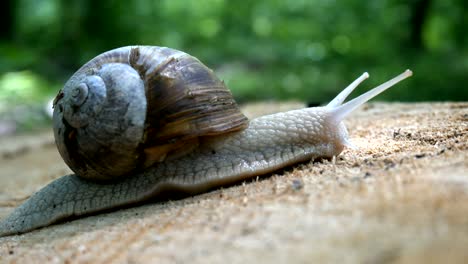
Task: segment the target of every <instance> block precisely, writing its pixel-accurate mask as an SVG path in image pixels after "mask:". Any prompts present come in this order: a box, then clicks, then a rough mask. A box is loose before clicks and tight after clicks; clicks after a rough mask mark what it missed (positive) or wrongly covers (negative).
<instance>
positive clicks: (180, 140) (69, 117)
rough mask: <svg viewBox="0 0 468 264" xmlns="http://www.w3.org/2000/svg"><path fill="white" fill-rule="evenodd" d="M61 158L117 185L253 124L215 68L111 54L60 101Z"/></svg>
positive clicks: (137, 52) (77, 77) (176, 55)
mask: <svg viewBox="0 0 468 264" xmlns="http://www.w3.org/2000/svg"><path fill="white" fill-rule="evenodd" d="M53 120H54V135H55V141H56V144H57V146H58V149H59V152H60V154H61V155H62V157H63V159H64V160H65V162H66V163H67V164H68V166H69V167H70V168H71V169H72V170H73V171H74V172H75V173H76V174H77V175H79V176H81V177H84V178H87V179H93V180H97V181H101V180H110V179H114V178H118V177H123V176H126V175H130V174H132V172H135V171H141V170H143V169H145V168H147V167H149V166H155V165H157V162H160V161H163V160H165V159H169V158H175V157H178V156H181V155H185V154H187V153H188V152H190V151H191V150H193V149H194V148H196V147H197V145H198V142H199V140H200V138H201V137H213V136H216V135H220V134H223V133H226V132H231V131H237V130H241V129H245V128H246V127H247V126H248V120H247V118H246V117H245V116H244V115H243V114H242V113H241V112H240V110H239V108H238V106H237V104H236V102H235V101H234V99H233V97H232V94H231V92H230V91H229V90H228V89H227V88H226V86H225V85H224V83H223V82H222V81H220V80H219V79H218V78H217V77H216V76H215V75H214V73H213V71H212V70H210V69H209V68H208V67H206V66H205V65H203V64H202V63H201V62H200V61H199V60H198V59H196V58H195V57H192V56H190V55H189V54H186V53H184V52H181V51H178V50H174V49H170V48H164V47H155V46H153V47H149V46H133V47H122V48H118V49H114V50H111V51H108V52H105V53H103V54H101V55H99V56H97V57H95V58H94V59H92V60H91V61H89V62H88V63H86V64H85V65H84V66H83V67H81V68H80V69H79V70H78V71H77V72H76V73H75V74H74V75H73V76H72V77H71V78H70V80H68V81H67V83H66V84H65V86H64V87H63V88H62V89H61V91H60V92H59V94H58V95H57V97H56V98H55V101H54V115H53Z"/></svg>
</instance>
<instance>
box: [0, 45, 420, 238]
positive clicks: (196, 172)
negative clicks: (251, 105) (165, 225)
mask: <svg viewBox="0 0 468 264" xmlns="http://www.w3.org/2000/svg"><path fill="white" fill-rule="evenodd" d="M411 75H412V72H411V71H410V70H406V71H405V72H403V73H402V74H400V75H398V76H397V77H395V78H393V79H391V80H389V81H387V82H385V83H383V84H381V85H380V86H378V87H376V88H374V89H372V90H370V91H368V92H366V93H364V94H362V95H360V96H359V97H357V98H355V99H353V100H351V101H349V102H347V103H343V102H344V101H345V99H346V97H347V96H348V95H349V94H350V93H351V92H352V91H353V89H354V88H356V87H357V86H358V85H359V84H360V83H361V82H362V81H364V80H365V79H366V78H368V77H369V75H368V74H367V73H364V74H362V75H361V76H360V77H359V78H357V79H356V80H355V81H354V82H352V83H351V84H350V85H349V86H348V87H347V88H345V89H344V90H343V91H342V92H341V93H339V94H338V96H336V97H335V98H334V99H333V100H332V101H331V102H330V103H328V104H327V105H326V106H323V107H311V108H304V109H299V110H292V111H288V112H282V113H276V114H272V115H266V116H262V117H258V118H255V119H253V120H250V121H249V120H248V119H247V118H246V117H245V116H244V115H243V114H242V113H241V111H240V110H239V108H238V105H237V104H236V102H235V101H234V99H233V97H232V94H231V92H230V91H229V90H228V89H227V88H226V86H225V85H224V83H223V82H222V81H221V80H220V79H218V78H217V77H216V76H215V75H214V73H213V71H212V70H210V69H209V68H208V67H206V66H205V65H204V64H202V63H201V62H200V61H199V60H198V59H196V58H195V57H193V56H191V55H189V54H187V53H184V52H182V51H178V50H174V49H170V48H165V47H156V46H129V47H122V48H117V49H114V50H111V51H108V52H105V53H103V54H101V55H98V56H97V57H95V58H94V59H92V60H91V61H89V62H88V63H86V64H85V65H84V66H82V67H81V68H80V69H79V70H78V71H77V72H76V73H75V74H74V75H73V76H72V77H71V78H70V79H69V80H68V81H67V82H66V84H65V85H64V87H63V88H62V89H61V90H60V92H59V93H58V95H57V97H56V98H55V101H54V113H53V120H54V121H53V123H54V136H55V141H56V145H57V147H58V150H59V152H60V154H61V156H62V157H63V159H64V161H65V162H66V163H67V165H68V166H69V167H70V168H71V169H72V170H73V172H74V173H75V174H71V175H66V176H63V177H61V178H58V179H56V180H54V181H53V182H51V183H50V184H49V185H47V186H45V187H44V188H42V189H41V190H39V191H38V192H36V193H35V194H34V195H32V196H31V197H30V198H29V199H28V200H27V201H25V202H24V203H23V204H22V205H20V206H19V207H18V208H16V209H15V210H14V211H13V212H12V213H11V214H10V215H9V216H7V217H6V218H5V219H3V220H2V221H1V222H0V236H6V235H12V234H19V233H25V232H28V231H31V230H33V229H36V228H40V227H44V226H48V225H50V224H53V223H56V222H58V221H60V220H64V219H69V218H71V217H78V216H83V215H88V214H91V213H96V212H100V211H104V210H107V211H108V210H110V209H115V208H120V207H123V206H128V205H133V204H138V203H141V202H143V201H145V200H148V199H149V198H152V197H155V196H157V195H158V194H161V193H162V192H167V191H181V192H184V193H187V194H197V193H201V192H204V191H207V190H210V189H213V188H216V187H218V186H223V185H227V184H232V183H235V182H239V181H242V180H245V179H248V178H251V177H255V176H258V175H262V174H268V173H271V172H274V171H276V170H278V169H281V168H283V167H286V166H290V165H294V164H296V163H300V162H305V161H309V160H311V159H316V158H331V157H333V156H336V155H338V154H340V153H341V152H342V151H343V149H344V148H345V147H346V146H352V145H351V143H350V142H349V139H348V132H347V130H346V127H345V125H344V123H343V120H344V118H345V117H347V116H348V115H349V114H350V113H351V112H353V110H355V109H356V108H357V107H359V106H360V105H362V104H364V103H365V102H367V101H368V100H370V99H371V98H373V97H374V96H376V95H377V94H379V93H381V92H383V91H384V90H386V89H387V88H389V87H391V86H393V85H394V84H396V83H398V82H400V81H401V80H403V79H405V78H407V77H409V76H411Z"/></svg>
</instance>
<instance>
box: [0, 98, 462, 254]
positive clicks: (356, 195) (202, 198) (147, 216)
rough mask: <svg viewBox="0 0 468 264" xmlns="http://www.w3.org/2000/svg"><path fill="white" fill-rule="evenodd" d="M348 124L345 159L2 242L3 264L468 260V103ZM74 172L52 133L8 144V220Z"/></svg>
mask: <svg viewBox="0 0 468 264" xmlns="http://www.w3.org/2000/svg"><path fill="white" fill-rule="evenodd" d="M291 105H292V106H293V107H297V104H291ZM285 108H287V106H285V104H280V105H278V104H273V103H270V104H266V105H264V104H260V105H251V106H247V107H246V108H245V111H246V112H248V113H249V114H250V115H251V116H252V115H255V114H256V113H259V112H262V113H264V112H265V111H276V110H278V109H285ZM265 109H267V110H265ZM346 124H347V126H348V130H349V133H350V136H351V140H352V142H353V143H354V144H355V145H356V147H357V148H356V149H347V150H345V151H344V152H343V153H342V154H341V155H340V156H338V157H337V158H336V159H332V160H330V161H328V160H321V161H311V162H308V163H305V164H301V165H297V166H294V167H292V168H288V169H286V170H283V171H280V172H277V173H275V174H272V175H267V176H263V177H259V178H257V179H252V180H251V181H248V182H244V183H240V184H239V185H236V186H231V187H226V188H221V189H217V190H213V191H211V192H209V193H205V194H201V195H197V196H194V197H188V198H185V199H181V200H176V201H167V202H153V203H151V204H146V205H142V206H139V207H135V208H129V209H122V210H118V211H115V212H109V213H105V214H99V215H95V216H90V217H86V218H82V219H77V220H74V221H69V222H65V223H61V224H57V225H54V226H50V227H47V228H43V229H40V230H36V231H33V232H30V233H26V234H23V235H18V236H10V237H4V238H0V262H1V263H3V262H6V263H8V262H11V263H324V262H326V263H343V262H346V263H463V262H466V260H467V259H468V250H467V249H468V148H467V147H468V143H467V141H468V103H430V104H429V103H427V104H383V103H374V104H367V105H366V106H365V107H363V108H362V109H361V110H360V111H358V112H356V113H355V114H354V115H353V116H352V117H350V118H349V119H348V120H347V121H346ZM68 172H69V170H68V168H67V167H66V166H65V165H64V163H63V162H62V161H61V158H60V157H59V155H58V154H57V151H56V149H55V146H54V145H53V138H52V135H51V133H50V132H49V131H47V132H45V133H44V134H41V135H34V136H22V137H20V138H8V139H1V140H0V218H3V217H5V216H6V215H7V214H8V213H10V212H11V211H12V210H13V209H14V207H15V206H17V205H18V204H19V203H21V202H22V201H24V199H26V198H27V197H29V195H31V194H32V193H33V192H34V191H37V190H38V189H40V188H41V187H42V186H44V185H46V184H47V183H48V182H49V181H51V180H52V179H54V178H56V177H60V176H61V175H63V174H66V173H68Z"/></svg>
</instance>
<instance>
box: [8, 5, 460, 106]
mask: <svg viewBox="0 0 468 264" xmlns="http://www.w3.org/2000/svg"><path fill="white" fill-rule="evenodd" d="M2 5H3V7H4V8H2V10H3V11H2V12H3V13H4V16H3V18H2V19H3V25H4V26H5V27H6V28H5V31H4V33H2V36H1V39H0V58H1V60H0V104H2V101H1V100H3V105H6V103H5V101H6V100H7V98H12V97H13V98H16V99H18V100H19V101H21V100H25V101H28V100H29V99H31V98H36V99H37V100H44V99H45V98H46V97H47V96H51V95H52V94H55V93H56V92H57V91H58V89H59V88H60V86H61V85H62V84H63V82H64V81H65V80H66V79H67V78H68V77H69V76H70V75H71V74H72V73H73V72H74V71H75V70H76V69H78V68H79V67H80V65H82V64H83V63H85V62H86V61H88V60H90V59H91V58H93V57H94V56H96V55H98V54H99V53H101V52H104V51H106V50H109V49H112V48H116V47H119V46H125V45H134V44H142V45H158V46H167V47H172V48H175V49H180V50H183V51H185V52H187V53H190V54H192V55H194V56H195V57H197V58H199V59H200V60H201V61H203V62H204V63H205V64H207V65H208V66H209V67H211V68H213V69H214V70H215V71H216V72H217V73H218V74H219V76H220V77H221V78H222V79H224V80H225V81H226V83H227V84H228V86H229V87H230V88H231V90H232V91H233V93H234V95H235V96H236V97H237V98H238V100H239V101H241V102H245V101H249V100H265V99H276V100H288V99H299V100H303V101H308V102H318V103H323V102H327V101H329V100H330V99H331V98H333V97H334V95H336V94H337V93H338V92H339V91H340V90H341V89H343V88H344V87H345V86H346V85H347V84H349V83H350V82H351V81H352V80H354V79H355V78H356V77H358V76H359V75H360V74H361V73H362V72H364V71H368V72H369V73H370V74H371V78H370V80H368V81H367V82H366V84H364V85H362V87H361V88H359V89H358V90H357V92H355V93H354V94H355V95H356V94H359V93H362V92H363V91H365V90H368V89H369V88H370V87H371V86H375V85H377V84H379V83H381V82H383V81H385V80H387V79H389V78H391V77H393V76H395V75H397V74H399V73H400V72H402V71H404V70H405V69H406V68H410V69H412V70H413V72H414V76H413V77H412V78H411V79H409V80H407V81H405V82H404V83H402V84H399V85H398V86H396V87H394V88H392V89H391V91H388V92H386V93H384V94H383V95H381V96H379V99H381V100H382V99H383V100H385V99H386V100H398V101H426V100H433V101H441V100H452V101H466V100H468V89H467V88H466V87H465V85H466V83H468V45H467V44H468V41H467V40H468V34H466V29H467V28H468V11H467V8H466V6H467V5H466V4H465V3H464V2H463V1H462V0H455V1H445V0H409V1H408V0H406V1H403V0H375V1H367V2H363V1H358V0H343V1H330V0H270V1H267V0H263V1H261V0H256V1H253V0H252V1H228V0H194V1H183V0H162V1H151V0H136V1H117V0H101V1H91V0H81V1H77V0H17V1H4V2H3V4H2ZM12 76H13V77H12ZM21 76H22V77H23V78H24V80H18V78H20V77H21ZM11 78H13V80H12V79H11ZM16 99H15V100H16ZM15 100H12V101H15Z"/></svg>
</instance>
